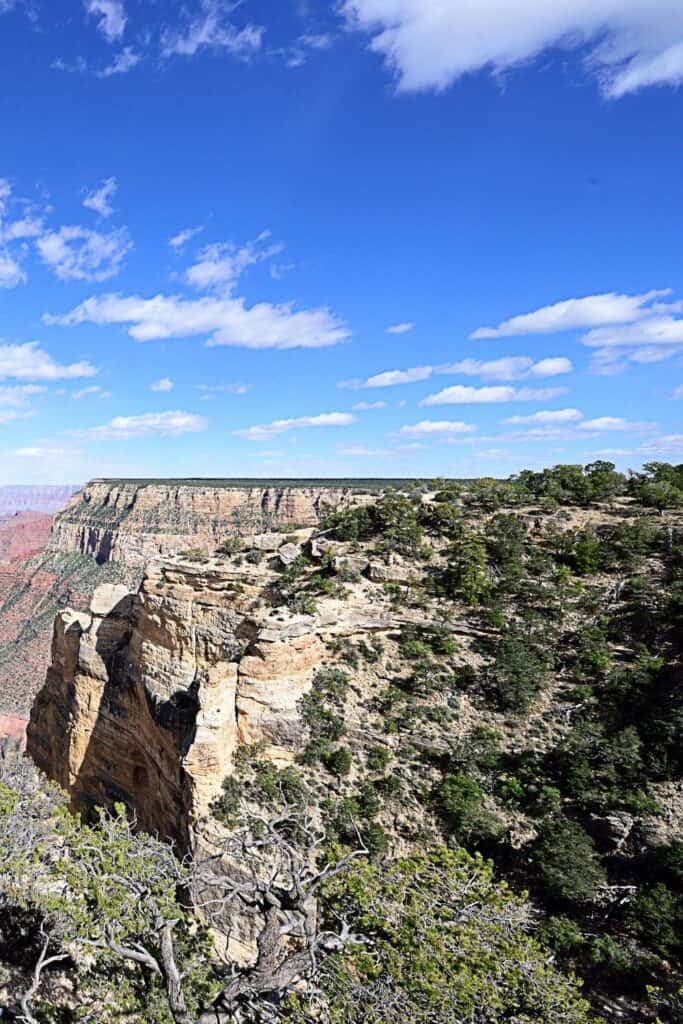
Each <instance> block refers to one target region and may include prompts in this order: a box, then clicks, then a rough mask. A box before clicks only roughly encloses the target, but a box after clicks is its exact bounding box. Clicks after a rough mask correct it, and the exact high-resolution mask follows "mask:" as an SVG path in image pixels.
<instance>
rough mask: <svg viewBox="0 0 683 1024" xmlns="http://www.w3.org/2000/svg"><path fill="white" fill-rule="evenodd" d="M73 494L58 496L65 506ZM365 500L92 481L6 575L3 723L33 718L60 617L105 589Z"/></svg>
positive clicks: (323, 491)
mask: <svg viewBox="0 0 683 1024" xmlns="http://www.w3.org/2000/svg"><path fill="white" fill-rule="evenodd" d="M53 490H55V489H50V493H51V494H52V491H53ZM71 490H72V489H69V488H67V489H63V490H62V491H60V492H59V493H60V494H61V496H62V498H64V500H66V498H65V491H69V493H70V492H71ZM15 497H16V496H15ZM38 497H39V495H38ZM36 500H37V498H36ZM363 500H368V499H367V495H364V494H363V493H361V492H360V491H359V489H358V487H351V486H348V487H345V486H336V485H335V486H331V485H330V486H327V485H326V484H325V482H324V481H319V482H315V481H312V482H311V483H310V485H309V484H306V485H299V484H297V483H295V482H292V483H290V484H289V485H284V484H283V485H282V486H275V485H270V484H265V483H264V484H262V485H260V484H257V483H256V482H253V481H245V482H244V483H242V482H240V483H239V484H238V483H232V482H231V481H227V480H226V481H218V480H217V481H206V482H202V481H168V482H153V481H150V482H144V481H132V480H131V481H125V480H108V481H107V480H95V481H92V482H91V483H89V484H87V485H86V486H85V487H83V488H82V490H81V491H80V492H79V493H78V494H76V495H75V496H74V497H73V498H72V500H71V501H70V502H69V504H68V506H67V507H66V508H65V509H64V510H63V511H62V512H59V513H58V514H57V515H56V516H55V518H54V522H53V525H52V532H51V536H50V540H49V543H48V544H47V547H46V549H45V550H41V551H39V553H38V554H37V555H36V556H35V557H34V558H33V559H30V560H28V561H26V559H25V558H22V559H20V560H14V561H12V563H11V564H10V563H7V564H6V565H0V715H3V714H4V715H13V716H19V717H28V712H29V709H30V706H31V703H32V700H33V697H34V696H35V694H36V692H37V690H38V689H39V687H40V686H41V685H42V683H43V682H44V680H45V673H46V671H47V667H48V664H49V660H50V638H51V635H52V627H53V622H54V618H55V615H56V614H57V612H58V610H59V609H60V608H64V607H65V606H67V605H68V606H70V607H72V608H74V609H75V610H77V611H86V610H87V609H88V605H89V602H90V598H91V597H92V594H93V592H94V590H95V589H96V587H97V586H99V585H100V584H101V583H114V584H115V583H125V584H126V585H127V586H128V587H129V588H132V589H135V588H137V586H138V585H139V583H140V580H141V579H142V575H143V572H144V570H145V566H146V565H147V564H148V562H150V561H151V560H152V559H154V558H159V556H165V555H174V554H177V553H178V552H182V551H184V550H187V549H193V550H196V549H200V550H201V551H204V552H206V554H207V555H208V554H211V553H213V552H214V551H215V549H216V547H217V546H218V545H219V544H220V543H221V542H223V541H224V540H226V538H229V537H231V536H235V535H236V534H240V535H248V534H254V533H259V532H260V531H261V530H264V529H268V530H269V529H277V530H287V529H291V528H293V527H295V526H297V525H299V526H303V525H309V526H313V525H316V524H318V522H319V521H320V518H321V516H322V515H323V514H324V511H325V509H326V508H330V507H343V506H344V505H347V504H350V503H353V502H357V501H363ZM29 518H30V517H29ZM2 522H3V521H2V520H0V550H1V547H2V544H3V532H2ZM14 526H15V528H16V527H17V522H16V521H15V522H14ZM24 534H25V537H24V541H25V542H26V543H28V542H29V541H30V542H31V543H32V544H34V545H37V540H38V534H37V524H36V523H35V521H34V520H32V523H31V524H29V522H28V520H27V521H26V522H25V524H24ZM42 540H44V532H43V534H42ZM42 540H41V543H40V544H39V545H37V547H42ZM8 543H9V540H8V539H7V541H6V546H7V544H8ZM15 543H17V544H18V543H19V541H18V540H17V541H16V542H15ZM37 547H34V550H36V549H37ZM1 560H2V559H1V558H0V561H1Z"/></svg>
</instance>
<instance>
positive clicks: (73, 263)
mask: <svg viewBox="0 0 683 1024" xmlns="http://www.w3.org/2000/svg"><path fill="white" fill-rule="evenodd" d="M36 245H37V248H38V253H39V254H40V257H41V259H42V261H43V263H44V264H45V265H46V266H47V267H49V269H50V270H51V271H52V272H53V274H55V276H56V277H58V278H59V279H60V280H61V281H106V280H107V279H108V278H110V277H114V276H115V275H116V274H118V272H119V270H120V269H121V265H122V263H123V261H124V259H125V257H126V256H127V255H128V253H129V252H130V251H131V249H132V248H133V243H132V242H131V240H130V237H129V235H128V232H127V231H126V229H125V228H118V229H116V230H115V231H110V232H106V233H105V232H100V231H91V230H89V229H88V228H83V227H77V226H70V227H63V228H60V229H59V230H58V231H47V232H45V234H44V235H41V237H40V238H38V239H37V241H36Z"/></svg>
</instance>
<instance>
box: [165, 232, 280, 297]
mask: <svg viewBox="0 0 683 1024" xmlns="http://www.w3.org/2000/svg"><path fill="white" fill-rule="evenodd" d="M269 238H270V232H269V231H263V232H262V233H261V234H260V235H259V236H258V238H256V239H255V240H254V241H253V242H247V243H246V245H243V246H236V245H234V244H233V243H232V242H221V243H215V244H213V245H207V246H206V248H204V249H203V250H202V251H201V252H200V254H199V256H198V258H197V260H196V262H195V263H193V264H192V266H191V267H189V268H188V270H187V272H186V274H185V278H186V280H187V282H188V284H190V285H192V286H193V287H195V288H199V289H200V290H201V291H209V290H212V289H219V290H221V289H226V290H228V291H229V290H231V289H232V287H233V286H234V285H235V284H236V283H237V280H238V279H239V277H240V276H241V275H242V274H243V273H244V271H245V270H246V269H247V267H250V266H253V265H254V264H256V263H262V262H263V261H264V260H268V259H271V258H272V257H273V256H277V255H278V254H279V253H281V252H282V250H283V248H284V246H283V245H281V244H279V243H275V244H271V245H265V242H266V241H267V240H268V239H269Z"/></svg>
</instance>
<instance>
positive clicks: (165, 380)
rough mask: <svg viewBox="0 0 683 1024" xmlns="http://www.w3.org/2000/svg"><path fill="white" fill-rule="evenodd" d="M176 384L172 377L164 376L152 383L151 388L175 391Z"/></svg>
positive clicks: (153, 389)
mask: <svg viewBox="0 0 683 1024" xmlns="http://www.w3.org/2000/svg"><path fill="white" fill-rule="evenodd" d="M173 388H174V384H173V381H172V380H171V378H170V377H162V378H161V380H157V381H155V382H154V384H150V390H152V391H162V392H167V391H173Z"/></svg>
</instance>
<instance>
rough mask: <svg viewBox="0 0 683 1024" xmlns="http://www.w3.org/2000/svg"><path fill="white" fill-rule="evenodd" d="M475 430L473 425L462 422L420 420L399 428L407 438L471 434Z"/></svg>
mask: <svg viewBox="0 0 683 1024" xmlns="http://www.w3.org/2000/svg"><path fill="white" fill-rule="evenodd" d="M476 429H477V428H476V427H475V426H474V425H473V424H471V423H463V422H462V420H421V421H420V422H419V423H412V424H406V426H403V427H401V429H400V433H401V434H403V435H404V436H409V437H424V436H427V437H428V436H430V435H432V434H444V435H450V434H473V433H474V432H475V431H476Z"/></svg>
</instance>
